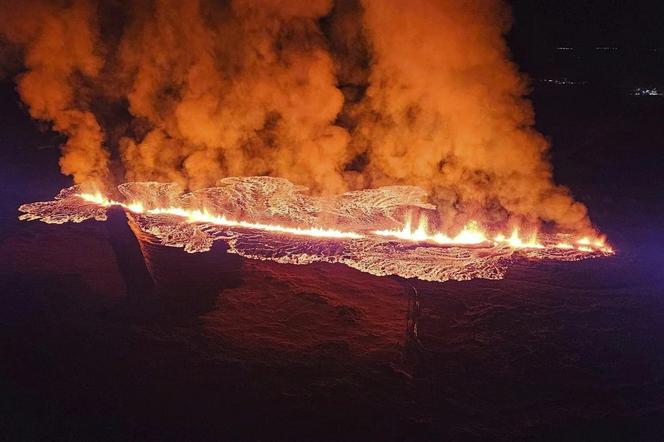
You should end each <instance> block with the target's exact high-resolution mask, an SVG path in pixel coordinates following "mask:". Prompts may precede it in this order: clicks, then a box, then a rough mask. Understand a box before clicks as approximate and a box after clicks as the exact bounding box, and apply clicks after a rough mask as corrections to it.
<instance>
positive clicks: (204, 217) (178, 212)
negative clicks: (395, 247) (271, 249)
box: [79, 193, 364, 239]
mask: <svg viewBox="0 0 664 442" xmlns="http://www.w3.org/2000/svg"><path fill="white" fill-rule="evenodd" d="M79 196H80V197H81V198H82V199H84V200H85V201H88V202H91V203H94V204H98V205H100V206H104V207H110V206H121V207H124V208H125V209H127V210H129V211H131V212H133V213H138V214H148V215H174V216H178V217H181V218H185V219H186V221H188V222H191V223H205V224H214V225H218V226H228V227H244V228H247V229H255V230H262V231H266V232H272V233H289V234H291V235H298V236H313V237H317V238H348V239H360V238H364V235H362V234H360V233H356V232H343V231H341V230H336V229H328V228H324V227H307V228H301V227H287V226H280V225H277V224H263V223H252V222H248V221H236V220H232V219H229V218H226V217H225V216H223V215H221V216H219V215H214V214H212V213H210V212H209V211H208V210H207V209H203V210H198V209H193V210H192V209H185V208H182V207H163V208H162V207H158V208H153V209H146V208H145V206H144V205H143V204H142V203H141V202H138V201H134V202H131V203H128V204H125V203H121V202H120V201H114V200H110V199H108V198H106V197H104V196H103V195H101V194H100V193H95V194H90V193H81V194H79Z"/></svg>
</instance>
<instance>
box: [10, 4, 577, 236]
mask: <svg viewBox="0 0 664 442" xmlns="http://www.w3.org/2000/svg"><path fill="white" fill-rule="evenodd" d="M509 26H510V12H509V9H508V8H507V7H506V6H505V5H504V4H503V3H502V2H501V1H498V0H495V1H487V0H468V1H457V0H449V1H445V0H336V1H332V0H306V1H302V0H228V1H207V0H194V1H186V2H183V1H176V0H153V1H149V0H144V1H141V0H134V1H132V2H117V1H107V2H104V1H94V0H73V1H65V0H62V1H46V0H42V1H38V0H32V1H25V2H20V3H19V4H16V3H15V2H11V1H6V0H0V35H1V36H2V38H3V39H4V41H5V47H12V48H17V50H19V51H21V53H22V55H23V66H24V70H23V71H22V72H21V73H20V74H19V75H18V76H17V77H16V80H17V87H18V91H19V93H20V95H21V98H22V99H23V101H24V102H25V103H26V104H27V106H28V108H29V111H30V114H31V115H32V116H33V117H34V118H37V119H40V120H45V121H49V122H51V123H52V127H53V129H54V130H56V131H59V132H62V133H64V134H66V135H67V137H68V138H67V142H66V144H65V145H64V146H63V154H62V159H61V162H60V164H61V168H62V172H63V173H65V174H68V175H72V176H73V178H74V180H75V181H76V182H77V183H83V184H88V185H94V186H102V185H104V184H110V181H113V180H114V179H115V180H116V181H117V180H141V181H143V180H155V181H168V182H176V183H178V184H180V185H182V186H184V187H188V188H194V189H195V188H201V187H206V186H211V185H214V184H215V183H216V182H217V181H218V180H219V179H221V178H223V177H226V176H249V175H272V176H279V177H284V178H287V179H289V180H291V181H293V182H295V183H297V184H302V185H306V186H308V187H309V188H310V189H311V191H312V192H314V193H323V194H324V193H338V192H342V191H346V190H352V189H361V188H368V187H376V186H382V185H393V184H406V185H417V186H421V187H422V188H424V189H426V190H427V191H428V192H429V195H430V197H431V199H432V201H433V202H434V203H435V204H437V205H438V206H439V211H440V214H441V222H442V223H443V224H445V225H450V226H451V225H460V224H462V223H464V222H465V221H466V220H467V219H470V218H474V219H480V220H483V221H485V222H501V223H505V222H507V223H509V222H515V223H520V224H523V223H524V222H525V223H539V222H541V221H544V222H551V223H555V224H557V225H559V226H561V227H563V228H566V229H572V230H585V229H588V228H590V222H589V220H588V217H587V214H586V209H585V207H584V206H583V205H582V204H580V203H578V202H575V201H574V200H573V198H572V197H571V196H570V194H569V192H568V190H567V189H565V188H564V187H561V186H558V185H556V184H555V183H554V182H553V178H552V170H551V166H550V163H549V161H548V157H547V150H548V143H547V141H546V140H545V139H544V137H543V136H542V135H540V134H539V133H537V132H536V131H535V130H534V129H533V123H534V113H533V110H532V107H531V105H530V103H529V102H528V101H527V99H526V98H525V96H526V93H527V82H526V81H525V79H524V78H523V77H522V76H521V75H520V74H519V72H518V69H517V67H516V66H515V65H514V64H513V63H512V62H511V61H510V58H509V50H508V48H507V45H506V43H505V40H504V34H505V33H506V32H507V31H508V29H509ZM4 52H5V51H3V52H1V53H4Z"/></svg>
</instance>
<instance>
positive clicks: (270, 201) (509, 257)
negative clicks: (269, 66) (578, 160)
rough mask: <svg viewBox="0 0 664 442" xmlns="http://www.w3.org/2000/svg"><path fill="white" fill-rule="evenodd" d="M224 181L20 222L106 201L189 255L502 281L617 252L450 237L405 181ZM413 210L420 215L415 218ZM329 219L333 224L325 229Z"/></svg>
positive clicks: (95, 211)
mask: <svg viewBox="0 0 664 442" xmlns="http://www.w3.org/2000/svg"><path fill="white" fill-rule="evenodd" d="M219 184H220V186H219V187H213V188H208V189H202V190H198V191H195V192H191V193H182V192H181V190H179V189H178V188H177V187H176V186H174V185H172V184H160V183H126V184H123V185H120V186H119V187H118V189H119V191H120V193H121V194H122V195H123V196H124V200H125V201H126V202H121V201H116V200H112V199H109V198H107V197H105V196H104V195H102V194H101V193H85V192H82V191H81V190H80V189H79V188H78V187H76V186H74V187H71V188H68V189H64V190H63V191H61V192H60V194H59V195H58V196H57V197H56V198H55V199H54V200H53V201H48V202H41V203H32V204H25V205H23V206H21V207H20V208H19V210H20V211H21V212H23V215H21V216H20V219H22V220H41V221H43V222H46V223H57V224H61V223H64V222H68V221H73V222H81V221H84V220H86V219H96V220H100V221H101V220H105V219H106V210H107V209H108V208H109V207H111V206H121V207H123V208H124V209H125V211H126V212H127V214H128V216H129V217H131V218H132V219H134V220H135V223H136V225H137V226H138V227H139V228H140V230H141V231H142V232H144V233H145V234H146V237H147V238H149V240H150V241H154V242H155V243H158V244H162V245H165V246H172V247H181V248H184V250H186V251H187V252H190V253H193V252H203V251H207V250H209V249H210V248H211V247H212V245H213V242H214V241H215V240H219V239H223V240H225V241H227V242H228V244H229V252H230V253H237V254H239V255H241V256H244V257H247V258H253V259H269V260H274V261H277V262H283V263H294V264H307V263H311V262H316V261H324V262H333V263H334V262H339V263H343V264H346V265H348V266H350V267H353V268H356V269H359V270H362V271H365V272H368V273H372V274H375V275H399V276H403V277H407V278H419V279H424V280H433V281H445V280H448V279H457V280H464V279H471V278H491V279H496V278H501V277H502V276H503V275H504V272H505V270H506V268H507V265H508V263H510V262H513V261H514V260H515V259H517V258H525V259H552V260H561V261H576V260H581V259H586V258H595V257H600V256H607V255H611V254H613V250H612V249H611V248H610V247H609V246H608V245H607V244H606V242H605V240H604V239H603V237H598V238H590V237H582V238H575V237H574V236H573V235H570V234H563V233H556V234H551V233H541V234H537V233H532V234H530V235H528V236H527V238H522V237H521V236H520V234H519V230H518V229H513V230H512V232H511V234H510V235H509V236H506V235H504V234H502V233H496V234H490V231H489V230H488V229H487V228H484V227H482V226H480V224H479V223H478V222H475V221H471V222H469V223H468V224H466V226H464V227H463V228H462V229H461V230H460V231H459V232H457V233H456V234H453V235H450V234H446V233H443V232H439V231H435V230H434V229H431V228H430V225H429V219H428V218H427V216H426V215H425V213H426V211H427V210H432V206H431V205H429V204H427V203H426V202H425V201H424V193H423V192H419V191H418V190H417V189H416V188H412V187H407V186H394V187H385V188H379V189H370V190H365V191H359V192H350V193H346V194H342V195H339V196H336V197H329V198H322V197H312V196H308V195H305V194H303V193H302V189H301V188H299V187H297V186H294V185H293V184H292V183H290V182H288V181H287V180H283V179H276V178H269V177H248V178H227V179H224V180H221V181H220V183H219ZM413 213H419V216H418V217H417V219H416V220H415V221H414V215H413ZM404 217H405V221H404ZM325 221H327V222H325ZM330 224H333V225H334V226H335V228H330V227H321V226H324V225H330ZM415 226H416V227H415Z"/></svg>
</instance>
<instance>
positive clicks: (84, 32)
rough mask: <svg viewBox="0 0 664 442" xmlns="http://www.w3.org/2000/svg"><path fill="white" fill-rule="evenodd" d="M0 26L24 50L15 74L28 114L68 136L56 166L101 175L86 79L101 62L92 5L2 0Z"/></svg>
mask: <svg viewBox="0 0 664 442" xmlns="http://www.w3.org/2000/svg"><path fill="white" fill-rule="evenodd" d="M0 31H1V34H2V36H3V37H4V38H5V39H7V41H8V42H9V43H10V44H14V45H19V46H21V47H22V49H23V51H24V64H25V72H23V73H21V74H20V75H19V76H18V77H17V79H16V80H17V84H18V91H19V93H20V95H21V98H22V99H23V101H25V103H27V105H28V107H29V110H30V115H32V117H34V118H37V119H40V120H47V121H50V122H52V124H53V129H55V130H56V131H59V132H62V133H64V134H66V135H67V137H68V140H67V142H66V144H65V145H64V146H63V148H62V157H61V159H60V167H61V169H62V172H63V173H65V174H68V175H73V176H74V180H75V181H76V182H79V183H85V182H91V181H95V182H96V181H99V180H103V179H105V178H106V177H107V173H108V158H109V155H108V152H107V151H106V150H104V149H103V148H102V141H103V133H102V129H101V127H100V126H99V123H98V122H97V119H96V118H95V116H94V114H93V113H92V112H90V100H89V98H90V97H89V95H88V82H93V81H94V79H95V78H96V77H97V75H98V74H99V71H100V69H101V67H102V65H103V58H102V57H101V56H100V54H99V53H98V52H97V49H98V44H97V39H98V35H97V27H96V17H95V10H94V7H92V6H91V5H90V4H89V3H88V2H86V1H78V2H73V3H63V2H59V3H58V2H54V3H44V2H36V1H30V0H26V1H21V2H12V1H3V2H2V3H1V7H0Z"/></svg>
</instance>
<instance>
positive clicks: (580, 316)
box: [0, 67, 664, 441]
mask: <svg viewBox="0 0 664 442" xmlns="http://www.w3.org/2000/svg"><path fill="white" fill-rule="evenodd" d="M533 71H535V72H536V71H537V68H536V67H534V68H533ZM534 84H535V90H534V95H533V98H534V102H535V107H536V110H537V115H538V127H539V128H540V129H541V130H542V131H543V132H544V133H545V134H547V135H549V136H551V137H552V140H553V145H554V147H553V150H552V159H553V162H554V164H555V167H556V176H557V180H558V181H559V182H561V183H564V184H566V185H568V186H569V187H570V188H572V189H573V191H574V193H575V195H576V196H577V198H578V199H580V200H582V201H583V202H585V203H586V204H587V205H588V207H589V209H590V212H591V214H592V217H593V220H594V221H595V222H596V224H597V225H598V226H599V227H600V228H601V229H602V230H603V231H604V232H606V233H607V234H608V235H609V238H610V239H611V242H612V243H613V245H614V246H615V247H616V249H617V250H618V254H617V256H615V257H613V258H608V259H600V260H591V261H585V262H578V263H564V264H561V263H541V264H538V265H536V266H522V267H516V268H513V269H512V270H511V271H510V272H509V274H508V275H507V278H506V279H505V280H502V281H471V282H451V283H445V284H427V283H421V282H412V284H413V286H414V287H415V289H416V290H417V293H418V294H417V296H415V295H414V291H413V286H411V285H410V284H409V283H408V282H405V281H400V280H397V279H390V278H376V277H372V276H370V275H366V274H362V273H360V272H357V271H354V270H351V269H348V268H345V267H343V266H332V265H312V266H288V265H278V264H273V263H260V262H256V261H239V260H238V259H236V258H233V257H229V256H228V255H224V253H223V250H213V252H211V253H210V254H207V255H205V254H201V255H195V256H192V255H187V254H185V253H184V252H182V251H180V250H176V249H168V250H159V249H150V250H147V253H148V254H149V256H150V258H151V261H150V263H151V265H152V266H153V270H155V271H156V272H157V273H158V274H159V275H161V276H160V281H161V284H162V286H166V288H162V290H161V292H160V293H161V295H160V296H156V295H149V294H146V290H145V284H146V281H145V278H144V276H145V274H144V271H143V272H141V271H139V269H140V267H139V266H136V267H135V269H136V270H134V267H132V266H127V265H125V263H126V262H135V260H136V259H137V256H139V259H138V260H139V261H140V255H138V249H137V248H136V244H135V242H134V240H133V237H132V236H131V235H130V233H129V230H128V228H127V227H126V224H125V223H124V221H123V220H122V219H117V218H116V219H114V220H113V222H110V223H96V222H85V223H83V224H80V225H64V226H49V225H44V224H41V223H21V222H19V221H17V219H16V217H17V215H18V213H17V210H16V208H17V207H18V205H19V204H20V203H23V202H31V201H37V200H46V199H49V198H51V197H52V196H53V195H55V194H56V193H57V191H58V190H59V189H60V188H61V187H64V186H66V185H68V181H67V179H65V178H64V177H61V176H59V175H58V166H57V157H58V152H57V150H56V149H55V148H54V147H53V146H54V145H57V141H58V140H57V138H56V137H54V136H52V135H49V134H48V133H46V134H44V133H39V132H38V131H37V127H36V125H35V123H33V122H30V121H29V119H28V118H27V116H26V115H25V114H24V113H22V111H20V110H19V109H18V107H17V105H16V103H17V98H16V96H15V95H14V93H13V91H12V89H11V86H10V85H8V84H4V85H2V88H0V93H1V96H0V102H1V103H2V110H3V115H2V119H1V120H0V145H1V146H2V150H1V152H0V155H1V157H0V177H1V179H2V186H1V187H0V204H1V211H0V231H1V232H2V234H1V238H0V259H1V260H2V262H0V269H2V270H0V305H1V306H2V307H0V336H1V337H2V338H1V339H0V439H5V440H192V441H193V440H206V439H207V440H247V439H251V440H441V439H472V440H495V439H503V440H507V439H510V440H513V439H545V440H661V439H662V435H664V276H663V274H662V273H663V272H662V267H663V265H664V258H663V257H662V254H661V250H662V246H663V245H664V202H663V198H662V197H663V196H664V178H663V175H662V170H663V166H664V161H663V158H662V157H663V152H664V149H663V140H664V124H662V122H664V97H633V96H630V95H629V94H628V93H627V91H628V90H629V89H630V87H631V86H632V85H631V84H626V83H621V84H611V82H607V81H601V82H598V83H597V84H592V83H591V84H585V85H582V86H572V87H570V86H555V85H543V84H540V83H537V82H535V83H534ZM114 247H115V249H114ZM118 258H119V259H118ZM132 260H134V261H132ZM216 260H224V263H223V264H219V261H216ZM197 268H198V269H199V270H196V269H197ZM220 268H224V269H226V273H224V274H221V276H220V274H219V272H218V271H219V269H220ZM173 269H178V270H177V271H175V270H173ZM183 284H185V285H184V287H183ZM178 294H179V299H173V298H178V296H177V295H178ZM416 303H419V306H420V308H419V309H418V308H417V307H416V306H415V304H416ZM418 311H419V314H418ZM409 312H410V315H411V316H414V318H413V317H411V319H410V320H408V319H407V317H408V315H409ZM413 320H415V323H416V324H415V325H416V327H417V330H418V335H419V339H417V338H416V337H415V336H414V334H413V332H412V329H413Z"/></svg>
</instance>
